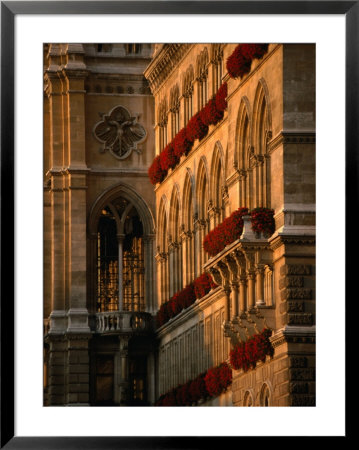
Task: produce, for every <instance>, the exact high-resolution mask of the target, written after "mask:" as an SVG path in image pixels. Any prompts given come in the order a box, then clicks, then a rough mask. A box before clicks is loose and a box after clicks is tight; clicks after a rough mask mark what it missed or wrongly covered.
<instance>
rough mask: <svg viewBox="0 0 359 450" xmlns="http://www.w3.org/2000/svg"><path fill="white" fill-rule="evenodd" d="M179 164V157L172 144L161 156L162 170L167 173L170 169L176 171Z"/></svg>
mask: <svg viewBox="0 0 359 450" xmlns="http://www.w3.org/2000/svg"><path fill="white" fill-rule="evenodd" d="M178 162H179V158H178V156H176V155H175V153H174V148H173V145H172V143H169V144H168V145H167V146H166V147H165V148H164V150H163V151H162V153H161V154H160V163H161V169H162V170H163V171H164V172H167V171H168V170H169V169H174V168H175V167H176V166H177V164H178Z"/></svg>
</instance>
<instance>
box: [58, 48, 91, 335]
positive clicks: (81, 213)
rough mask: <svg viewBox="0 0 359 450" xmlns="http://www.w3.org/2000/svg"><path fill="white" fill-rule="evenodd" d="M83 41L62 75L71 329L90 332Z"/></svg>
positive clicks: (71, 50)
mask: <svg viewBox="0 0 359 450" xmlns="http://www.w3.org/2000/svg"><path fill="white" fill-rule="evenodd" d="M83 56H84V50H83V47H82V44H68V46H67V50H66V59H65V65H64V67H63V69H62V75H63V77H64V80H65V82H66V100H67V106H68V109H67V111H66V113H67V114H66V116H67V122H66V123H67V130H66V134H67V136H68V141H67V154H66V155H65V156H66V158H65V164H66V165H67V168H66V170H65V171H64V175H65V176H66V178H67V182H68V188H69V190H68V194H67V197H68V211H69V216H68V227H69V230H70V235H69V236H68V249H69V254H68V266H67V275H68V285H69V310H68V314H67V315H68V328H67V331H68V332H74V333H81V332H83V333H88V332H89V331H90V329H89V326H88V311H87V292H86V270H87V267H86V238H87V235H86V219H87V217H86V201H87V199H86V190H87V185H86V184H87V172H88V168H87V166H86V148H85V94H86V91H85V90H84V81H85V78H86V76H87V70H86V65H85V64H84V61H83Z"/></svg>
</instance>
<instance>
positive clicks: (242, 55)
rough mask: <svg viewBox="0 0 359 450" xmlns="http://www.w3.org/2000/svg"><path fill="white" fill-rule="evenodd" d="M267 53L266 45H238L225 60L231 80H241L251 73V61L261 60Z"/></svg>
mask: <svg viewBox="0 0 359 450" xmlns="http://www.w3.org/2000/svg"><path fill="white" fill-rule="evenodd" d="M267 51H268V44H238V45H237V47H236V48H235V49H234V51H233V53H232V54H231V55H230V56H229V58H228V59H227V71H228V74H229V76H230V77H231V78H242V77H243V76H244V75H246V74H247V73H249V72H250V71H251V66H252V61H253V59H261V58H263V56H264V55H265V54H266V53H267Z"/></svg>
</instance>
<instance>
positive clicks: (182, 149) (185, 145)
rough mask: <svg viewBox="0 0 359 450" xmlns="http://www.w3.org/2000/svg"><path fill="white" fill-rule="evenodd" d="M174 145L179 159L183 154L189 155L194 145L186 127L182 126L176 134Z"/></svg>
mask: <svg viewBox="0 0 359 450" xmlns="http://www.w3.org/2000/svg"><path fill="white" fill-rule="evenodd" d="M172 144H173V147H174V154H175V156H176V157H177V158H178V159H179V158H180V157H181V156H182V155H187V154H188V153H189V152H190V150H191V148H192V146H193V141H192V142H191V141H190V140H188V138H187V133H186V128H182V130H180V131H179V132H178V133H177V134H176V136H175V137H174V139H173V141H172Z"/></svg>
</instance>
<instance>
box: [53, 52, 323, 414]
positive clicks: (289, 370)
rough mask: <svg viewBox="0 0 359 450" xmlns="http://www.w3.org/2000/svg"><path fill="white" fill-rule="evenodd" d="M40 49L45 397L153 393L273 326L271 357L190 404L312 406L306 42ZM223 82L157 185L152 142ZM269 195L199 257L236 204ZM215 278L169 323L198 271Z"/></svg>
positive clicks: (311, 177)
mask: <svg viewBox="0 0 359 450" xmlns="http://www.w3.org/2000/svg"><path fill="white" fill-rule="evenodd" d="M235 49H236V44H160V45H159V44H157V45H149V44H91V45H90V44H83V45H82V44H49V45H46V46H45V47H44V68H45V70H44V79H45V96H44V132H45V136H44V147H45V156H44V168H45V174H44V262H45V266H44V329H45V349H44V355H45V356H44V361H45V376H44V381H45V396H44V402H45V404H46V405H88V404H90V405H112V404H114V405H154V404H155V403H156V401H157V400H158V398H159V397H161V396H163V395H165V394H166V393H167V392H170V391H171V390H172V389H173V388H175V387H176V386H179V385H182V384H184V383H186V382H189V381H190V380H192V379H194V378H196V377H197V376H198V375H199V374H201V373H204V372H206V371H207V370H208V369H210V368H211V367H214V366H218V365H219V364H221V363H222V362H226V361H227V362H228V361H229V354H230V351H231V349H233V348H234V347H235V346H236V345H237V344H238V343H241V342H245V341H246V340H248V338H250V336H252V335H253V334H255V333H256V332H258V331H259V330H260V329H262V328H265V327H267V328H270V329H271V330H272V334H271V337H270V338H269V339H270V342H271V345H272V348H273V354H272V355H271V356H267V358H266V360H265V361H260V362H258V363H257V364H256V367H255V368H254V369H253V368H252V369H250V370H248V371H244V370H242V369H240V370H234V369H233V370H232V384H231V386H230V387H229V388H228V389H227V390H226V391H225V392H223V393H222V394H221V395H219V396H216V397H213V398H211V399H207V400H205V401H204V402H202V403H201V404H202V405H204V406H217V405H221V406H232V405H234V406H313V405H315V46H314V45H309V44H303V45H301V44H285V45H282V44H269V45H268V47H267V48H266V51H265V53H264V55H262V56H261V57H260V58H254V59H253V60H252V63H251V65H250V70H249V71H247V73H245V74H244V75H243V76H242V77H239V78H232V77H231V76H230V75H229V73H228V71H227V68H226V61H227V59H228V58H229V57H230V55H232V54H233V52H234V51H235ZM223 83H226V86H227V97H226V102H227V107H226V109H225V111H224V113H223V116H221V118H220V120H218V121H217V122H216V124H210V125H209V126H208V129H207V130H206V133H205V136H204V137H202V138H201V139H195V140H194V142H193V145H192V147H191V150H190V151H189V152H188V153H187V154H183V155H182V156H181V157H180V158H179V159H178V161H177V162H176V164H175V165H173V167H172V168H170V169H169V170H168V171H167V173H166V174H165V175H163V177H162V179H161V180H160V182H158V183H156V184H155V185H154V186H153V185H152V184H151V183H150V181H149V178H148V169H149V168H150V166H151V164H152V162H153V160H154V158H155V156H156V155H160V154H161V153H162V152H163V151H164V150H165V149H166V147H167V146H168V144H170V143H171V142H172V141H173V139H174V138H175V137H176V136H177V135H178V133H179V132H180V131H181V130H182V129H183V128H184V127H186V126H187V124H188V123H189V121H190V119H191V118H192V117H193V116H195V115H196V113H198V112H199V111H201V110H202V109H203V108H204V107H205V106H206V104H207V103H208V101H209V100H210V99H211V98H212V97H213V96H214V95H215V94H216V93H217V92H218V90H219V89H220V88H221V86H222V85H223ZM241 207H247V208H249V210H253V209H254V208H257V207H264V208H271V209H273V210H274V223H275V229H274V233H272V234H271V235H270V236H263V235H261V236H258V235H257V234H255V233H253V231H252V230H251V226H250V221H249V216H245V217H244V218H243V220H244V228H243V233H242V235H241V236H240V238H239V239H236V240H235V241H234V242H232V243H231V244H229V245H227V246H226V247H225V248H224V249H223V250H221V251H220V252H218V253H217V254H215V255H214V256H211V257H210V256H209V255H208V254H207V253H206V252H205V250H204V248H203V239H204V237H205V236H206V234H207V233H209V232H210V231H211V230H213V229H215V228H216V227H218V226H219V225H220V224H221V223H222V222H223V221H224V219H226V218H227V217H229V216H230V215H231V214H232V213H233V212H234V211H236V210H237V209H238V208H241ZM203 273H207V274H211V277H212V280H213V281H214V282H215V283H216V285H217V286H216V287H214V288H212V289H211V290H210V291H209V292H208V293H206V295H204V296H203V297H201V298H198V299H197V300H196V301H195V302H194V303H193V304H192V305H191V306H188V307H186V308H184V309H183V310H182V311H180V312H179V313H178V314H177V315H176V316H175V317H173V318H171V320H168V321H166V323H164V324H161V325H158V322H157V324H156V320H155V319H156V313H157V312H158V310H159V309H160V307H161V305H163V304H165V303H166V302H168V300H169V299H170V298H173V296H175V294H176V293H178V292H180V291H181V290H183V289H184V288H185V287H186V286H187V285H189V284H190V283H191V282H193V280H195V279H196V278H198V277H199V276H200V275H201V274H203Z"/></svg>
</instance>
